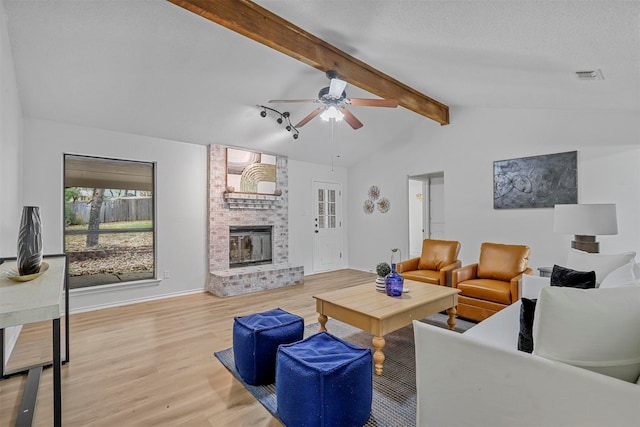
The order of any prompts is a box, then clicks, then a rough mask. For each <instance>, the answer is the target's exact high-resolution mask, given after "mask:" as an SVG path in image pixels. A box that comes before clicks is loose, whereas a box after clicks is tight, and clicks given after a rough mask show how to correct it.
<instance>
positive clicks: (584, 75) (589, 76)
mask: <svg viewBox="0 0 640 427" xmlns="http://www.w3.org/2000/svg"><path fill="white" fill-rule="evenodd" d="M576 77H578V80H583V81H590V80H604V76H603V75H602V71H601V70H600V69H599V68H598V69H596V70H590V71H576Z"/></svg>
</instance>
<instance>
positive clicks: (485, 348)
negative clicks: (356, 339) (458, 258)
mask: <svg viewBox="0 0 640 427" xmlns="http://www.w3.org/2000/svg"><path fill="white" fill-rule="evenodd" d="M636 271H637V269H636ZM612 274H613V273H612ZM618 275H619V277H620V273H618ZM602 282H603V280H599V283H602ZM548 284H549V279H548V278H541V277H537V276H525V277H524V278H523V281H522V292H521V295H522V297H523V298H538V297H539V296H540V295H539V294H540V291H541V289H542V288H544V287H546V286H547V285H548ZM634 284H635V285H637V284H639V282H638V281H637V280H636V282H635V283H634ZM609 285H611V284H609ZM611 287H614V286H611ZM633 288H636V289H633ZM556 289H567V288H553V290H552V291H553V292H556V291H555V290H556ZM625 289H626V290H622V291H620V289H618V290H616V292H617V293H618V294H620V292H626V293H628V295H629V300H630V301H629V303H630V304H631V306H634V307H635V310H628V307H629V306H626V307H625V310H624V311H625V312H626V311H631V312H632V313H633V312H635V313H636V314H637V315H638V316H637V318H638V319H640V293H639V292H636V290H638V291H640V286H629V287H625ZM569 291H577V292H593V290H589V291H578V290H575V289H570V290H569ZM569 291H566V292H569ZM595 292H598V290H595ZM602 292H605V293H606V292H607V291H602ZM602 292H601V293H600V295H602ZM544 293H545V295H546V294H548V293H549V291H545V292H544ZM594 295H597V294H593V293H592V294H589V296H590V297H592V296H594ZM625 304H626V303H625ZM539 305H540V302H539V303H538V306H539ZM520 306H521V302H520V301H517V302H516V303H514V304H512V305H511V306H509V307H507V308H505V309H504V310H502V311H500V312H498V313H496V314H495V315H493V316H491V317H490V318H488V319H486V320H484V321H483V322H481V323H479V324H478V325H476V326H474V327H472V328H471V329H469V330H468V331H466V332H465V333H463V334H458V333H455V332H451V331H448V330H445V329H441V328H437V327H434V326H431V325H428V324H425V323H421V322H418V321H414V322H413V326H414V334H415V348H416V383H417V425H418V426H447V427H452V426H474V427H485V426H486V427H489V426H491V427H495V426H509V427H515V426H532V427H543V426H552V427H566V426H576V427H577V426H579V427H585V426H610V427H618V426H620V427H626V426H640V385H638V384H637V383H636V384H634V383H632V382H628V381H623V380H621V379H618V378H613V377H611V376H607V375H603V374H601V373H597V372H593V371H591V370H587V369H584V368H581V367H576V366H572V365H570V364H567V363H563V362H559V361H556V360H551V359H550V358H547V357H542V356H540V355H537V354H536V347H535V341H534V353H533V354H529V353H525V352H522V351H519V350H517V343H518V333H519V330H520ZM538 308H539V307H537V308H536V315H538V310H537V309H538ZM613 310H616V308H613ZM605 317H608V316H605ZM535 322H538V319H537V318H536V319H535ZM551 326H553V325H551ZM541 327H542V326H541ZM633 327H635V329H634V330H635V332H634V333H635V334H638V335H637V336H640V325H639V324H636V325H633ZM593 329H596V328H593ZM535 330H536V325H535V324H534V334H535V332H536V331H535ZM609 335H610V336H611V337H613V338H615V337H616V334H609ZM637 336H634V337H633V338H637ZM534 340H535V338H534ZM636 342H640V341H637V340H636V341H634V343H636ZM636 345H637V346H640V344H632V346H636ZM639 350H640V349H639ZM639 381H640V379H639Z"/></svg>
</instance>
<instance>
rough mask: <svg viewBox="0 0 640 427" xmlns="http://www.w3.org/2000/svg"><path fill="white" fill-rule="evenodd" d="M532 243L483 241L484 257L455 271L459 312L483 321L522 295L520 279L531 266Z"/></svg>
mask: <svg viewBox="0 0 640 427" xmlns="http://www.w3.org/2000/svg"><path fill="white" fill-rule="evenodd" d="M528 263H529V247H528V246H523V245H502V244H498V243H483V244H482V247H481V249H480V260H479V262H478V263H477V264H471V265H467V266H464V267H462V268H459V269H456V270H454V271H453V272H452V274H451V279H452V280H451V283H452V286H453V287H454V288H458V289H460V291H461V292H460V293H459V294H458V316H460V317H464V318H467V319H471V320H476V321H482V320H484V319H486V318H487V317H489V316H491V315H492V314H494V313H497V312H498V311H500V310H502V309H503V308H505V307H507V306H509V305H510V304H513V303H514V302H516V301H517V300H518V298H519V297H520V295H519V290H518V287H519V282H520V279H521V278H522V275H523V274H532V273H533V270H532V269H531V268H529V267H528Z"/></svg>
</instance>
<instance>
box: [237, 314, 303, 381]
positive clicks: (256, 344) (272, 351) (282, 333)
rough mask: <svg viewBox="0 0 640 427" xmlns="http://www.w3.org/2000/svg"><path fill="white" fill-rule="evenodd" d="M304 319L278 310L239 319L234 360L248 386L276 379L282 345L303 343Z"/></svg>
mask: <svg viewBox="0 0 640 427" xmlns="http://www.w3.org/2000/svg"><path fill="white" fill-rule="evenodd" d="M303 333H304V320H303V319H302V317H300V316H296V315H295V314H291V313H287V312H286V311H284V310H281V309H279V308H276V309H273V310H270V311H265V312H263V313H255V314H250V315H248V316H242V317H236V318H235V320H234V322H233V357H234V360H235V363H236V370H237V371H238V373H239V374H240V377H241V378H242V379H243V380H244V382H246V383H247V384H251V385H265V384H271V383H273V381H274V380H275V376H276V353H277V351H278V346H279V345H280V344H289V343H292V342H295V341H300V340H301V339H302V336H303Z"/></svg>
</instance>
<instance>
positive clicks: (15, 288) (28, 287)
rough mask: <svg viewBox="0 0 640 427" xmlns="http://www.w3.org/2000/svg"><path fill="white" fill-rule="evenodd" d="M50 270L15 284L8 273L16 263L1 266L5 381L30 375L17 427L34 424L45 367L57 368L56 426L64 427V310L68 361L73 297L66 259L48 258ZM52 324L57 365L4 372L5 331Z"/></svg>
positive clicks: (0, 332) (0, 337) (0, 336)
mask: <svg viewBox="0 0 640 427" xmlns="http://www.w3.org/2000/svg"><path fill="white" fill-rule="evenodd" d="M44 261H45V262H47V263H48V264H49V269H48V270H47V271H46V272H45V273H44V274H42V275H41V276H40V277H37V278H36V279H34V280H31V281H29V282H15V281H13V280H10V279H8V278H7V276H6V273H7V272H8V271H10V270H12V269H16V262H15V260H5V262H4V263H2V264H0V358H1V359H0V362H1V365H2V372H1V374H2V375H1V377H2V378H7V377H9V376H11V375H16V374H20V373H26V372H28V376H27V383H26V385H25V390H24V393H23V397H22V403H21V405H20V412H19V414H18V418H17V420H16V426H30V425H31V423H32V421H33V413H34V410H35V404H36V399H37V396H38V387H39V384H40V374H41V373H42V369H43V368H44V367H49V366H53V425H54V426H56V427H60V426H62V376H61V366H62V361H61V355H60V350H61V348H60V316H61V313H62V311H63V308H64V314H65V329H66V331H65V333H66V336H65V342H66V354H65V359H66V361H68V360H69V297H68V292H65V291H66V276H67V257H66V255H51V256H45V258H44ZM45 320H51V321H52V323H53V363H48V362H47V363H44V364H41V365H36V366H29V367H26V368H23V369H20V370H16V371H13V372H5V370H4V368H5V366H4V329H5V328H8V327H10V326H19V325H24V324H27V323H34V322H41V321H45Z"/></svg>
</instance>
